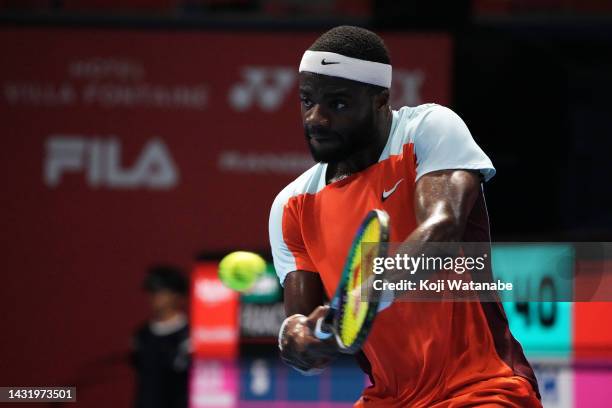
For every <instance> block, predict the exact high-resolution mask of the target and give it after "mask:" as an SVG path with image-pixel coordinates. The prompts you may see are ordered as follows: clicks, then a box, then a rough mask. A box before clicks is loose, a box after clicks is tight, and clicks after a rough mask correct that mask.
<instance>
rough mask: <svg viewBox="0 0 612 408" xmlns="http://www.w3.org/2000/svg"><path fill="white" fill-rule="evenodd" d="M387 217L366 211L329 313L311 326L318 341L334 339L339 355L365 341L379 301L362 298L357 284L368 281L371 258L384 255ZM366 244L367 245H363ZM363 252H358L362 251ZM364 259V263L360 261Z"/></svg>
mask: <svg viewBox="0 0 612 408" xmlns="http://www.w3.org/2000/svg"><path fill="white" fill-rule="evenodd" d="M388 241H389V215H388V214H387V213H386V212H385V211H383V210H372V211H370V212H369V213H368V214H367V215H366V217H365V219H364V220H363V222H362V223H361V225H360V226H359V229H358V230H357V233H356V234H355V237H354V238H353V243H352V244H351V248H350V250H349V252H348V257H347V259H346V263H345V265H344V269H343V271H342V276H341V277H340V283H339V284H338V287H337V288H336V292H335V294H334V297H333V298H332V299H331V302H330V305H329V310H328V312H327V313H326V315H325V316H324V317H321V318H320V319H319V320H318V321H317V324H316V327H315V336H316V337H317V338H318V339H320V340H326V339H329V338H330V337H331V336H335V338H336V342H337V343H338V347H339V349H340V351H341V352H343V353H347V354H354V353H356V352H357V351H359V349H361V346H362V344H363V343H364V342H365V340H366V338H367V336H368V334H369V332H370V328H371V326H372V323H373V322H374V318H375V317H376V313H377V311H378V306H379V299H378V298H377V297H370V299H368V300H367V301H366V300H364V299H362V295H361V285H362V283H365V280H366V279H367V278H368V275H369V273H368V271H367V270H364V269H366V268H370V267H371V266H372V262H371V260H372V259H374V257H384V256H386V254H387V245H386V243H387V242H388ZM364 243H367V245H363V244H364ZM364 250H365V251H367V253H362V251H364ZM364 260H365V264H363V261H364Z"/></svg>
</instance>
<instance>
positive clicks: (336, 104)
mask: <svg viewBox="0 0 612 408" xmlns="http://www.w3.org/2000/svg"><path fill="white" fill-rule="evenodd" d="M331 107H332V108H333V109H334V110H342V109H345V108H346V103H344V102H343V101H333V102H332V103H331Z"/></svg>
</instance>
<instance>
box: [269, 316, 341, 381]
mask: <svg viewBox="0 0 612 408" xmlns="http://www.w3.org/2000/svg"><path fill="white" fill-rule="evenodd" d="M328 309H329V307H327V306H319V307H317V308H316V309H315V310H313V312H312V313H310V315H309V316H304V315H293V316H291V317H289V318H288V320H287V321H286V322H285V325H284V327H283V328H282V333H280V336H279V348H280V350H281V358H282V359H283V361H284V362H285V363H287V364H289V365H290V366H293V367H295V368H297V369H299V370H300V371H305V372H307V371H310V370H312V369H323V368H325V367H326V366H327V365H328V364H329V363H330V362H331V361H332V360H333V359H334V358H335V357H336V356H337V355H338V346H337V344H336V340H335V338H334V337H333V336H332V337H330V338H329V339H327V340H323V341H322V340H319V339H318V338H316V337H315V336H314V329H315V326H316V324H317V320H319V318H322V317H324V316H325V314H326V313H327V310H328Z"/></svg>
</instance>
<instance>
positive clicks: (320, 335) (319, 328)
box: [314, 317, 333, 340]
mask: <svg viewBox="0 0 612 408" xmlns="http://www.w3.org/2000/svg"><path fill="white" fill-rule="evenodd" d="M323 320H324V318H323V317H319V319H318V320H317V324H316V325H315V331H314V335H315V337H316V338H317V339H319V340H327V339H329V338H330V337H331V336H332V335H333V334H332V333H331V332H327V331H324V330H323V323H324V322H323Z"/></svg>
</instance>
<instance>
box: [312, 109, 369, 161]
mask: <svg viewBox="0 0 612 408" xmlns="http://www.w3.org/2000/svg"><path fill="white" fill-rule="evenodd" d="M375 132H376V126H375V124H374V120H373V118H370V119H369V120H367V121H365V122H364V123H362V124H360V125H359V126H356V127H355V128H354V130H353V131H352V132H351V133H349V134H346V133H345V134H339V133H336V132H330V131H326V130H324V129H321V128H304V133H305V136H306V143H307V144H308V148H309V149H310V154H311V155H312V158H313V160H314V161H316V162H320V163H330V164H334V163H339V162H342V161H344V160H346V159H348V158H349V157H350V156H352V155H353V154H355V153H357V152H359V151H362V150H364V149H365V148H367V147H368V146H370V145H371V144H372V143H373V142H374V141H375V140H376V133H375ZM311 134H315V135H318V136H323V137H325V138H329V140H328V141H326V142H324V143H321V144H320V145H314V144H316V142H315V141H314V140H312V139H311V137H310V135H311Z"/></svg>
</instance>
